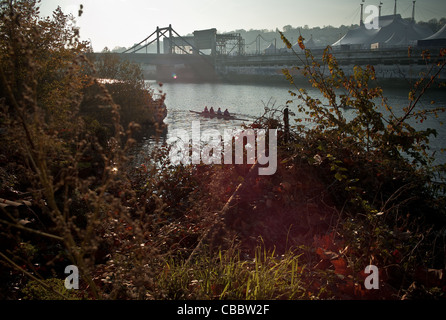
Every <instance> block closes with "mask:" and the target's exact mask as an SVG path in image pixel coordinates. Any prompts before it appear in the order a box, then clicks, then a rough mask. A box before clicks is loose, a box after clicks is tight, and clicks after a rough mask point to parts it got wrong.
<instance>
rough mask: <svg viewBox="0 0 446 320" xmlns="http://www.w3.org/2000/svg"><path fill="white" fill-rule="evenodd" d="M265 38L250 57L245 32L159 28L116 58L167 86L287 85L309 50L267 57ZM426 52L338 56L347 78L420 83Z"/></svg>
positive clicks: (346, 53) (342, 53) (340, 53)
mask: <svg viewBox="0 0 446 320" xmlns="http://www.w3.org/2000/svg"><path fill="white" fill-rule="evenodd" d="M261 39H263V37H261V35H259V36H258V37H257V38H256V40H255V42H256V49H257V48H258V49H257V51H256V54H254V55H252V54H251V55H248V54H246V53H245V46H246V44H245V41H244V39H243V38H242V37H241V35H240V34H239V33H230V34H218V33H217V30H216V29H215V28H214V29H207V30H198V31H194V33H193V35H192V36H181V35H179V34H178V33H177V32H176V31H175V30H174V29H173V28H172V25H169V26H168V27H165V28H159V27H157V28H156V30H155V31H153V32H152V33H151V34H150V35H149V36H148V37H146V38H145V39H143V40H142V41H140V42H139V43H137V44H135V45H134V46H133V47H131V48H129V49H127V50H125V51H123V52H121V53H114V54H117V55H119V56H120V58H121V59H123V60H128V61H132V62H134V63H137V64H139V65H140V66H141V68H142V70H143V73H144V77H145V78H146V79H152V80H157V81H162V82H169V81H185V82H188V81H191V82H196V81H215V80H222V79H223V80H225V79H226V80H246V81H252V80H261V81H264V80H284V77H283V75H282V72H281V71H282V69H283V68H291V67H293V66H301V65H302V61H304V60H305V54H304V52H303V51H302V52H297V53H298V56H299V57H296V55H295V54H293V53H292V52H289V51H288V52H287V51H286V50H285V51H284V50H283V49H281V50H274V52H269V53H268V54H266V53H265V54H262V53H261V52H260V43H259V42H260V40H261ZM263 40H264V41H268V40H266V39H263ZM154 43H156V53H149V52H148V48H149V46H151V45H152V44H154ZM161 43H162V46H161ZM251 44H252V43H251ZM251 44H248V45H251ZM274 44H275V43H274ZM275 47H276V46H275ZM161 49H162V50H161ZM422 50H423V48H418V47H414V48H412V54H411V55H410V56H409V55H408V50H407V48H392V49H390V48H387V49H374V50H373V49H372V50H371V49H368V50H334V54H335V56H336V59H337V60H338V62H339V64H340V65H341V66H342V67H345V68H344V71H346V73H347V74H348V73H349V70H351V71H352V70H353V66H354V65H362V66H365V65H367V64H372V65H374V67H375V70H376V72H377V76H378V77H379V78H383V79H401V78H408V79H415V78H417V77H418V76H419V73H420V72H421V71H426V64H425V61H424V60H423V59H422V58H421V52H422ZM430 50H431V53H432V56H433V57H434V56H438V55H437V54H436V51H438V52H439V48H436V49H432V48H430ZM312 52H313V54H314V56H315V57H319V59H320V57H322V52H323V49H322V48H314V49H312ZM104 54H109V53H94V54H92V55H93V56H94V58H98V57H99V56H101V55H104ZM346 69H347V70H346ZM296 75H297V74H296ZM442 76H446V74H442Z"/></svg>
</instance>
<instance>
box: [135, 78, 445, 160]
mask: <svg viewBox="0 0 446 320" xmlns="http://www.w3.org/2000/svg"><path fill="white" fill-rule="evenodd" d="M148 83H149V84H150V86H151V88H152V89H153V90H155V92H159V93H165V94H166V105H167V108H168V116H167V118H166V119H165V120H164V122H165V123H166V124H167V126H168V129H167V134H166V136H165V139H169V138H171V136H172V133H173V132H175V129H184V130H186V131H188V132H191V124H192V122H193V121H200V127H201V129H202V130H206V129H210V128H212V129H217V130H218V131H219V132H221V133H222V134H223V132H224V130H225V129H236V128H240V126H241V124H242V123H243V121H239V120H230V121H227V120H226V121H225V120H220V119H205V118H202V117H200V116H199V115H197V114H194V113H191V112H190V111H189V110H196V111H201V110H203V109H204V106H208V107H211V106H213V107H214V109H215V110H217V108H218V107H221V108H222V110H224V109H226V108H228V110H229V111H230V112H231V114H235V115H236V116H238V117H239V118H243V119H254V118H255V117H259V116H261V115H262V114H263V113H264V110H265V107H269V108H272V107H274V108H279V109H282V108H284V107H285V105H286V102H287V101H288V100H291V99H292V97H291V96H290V94H289V92H288V90H293V89H294V91H296V90H295V88H292V87H291V86H287V85H280V84H273V85H266V84H264V85H262V84H229V83H164V84H163V85H162V86H159V85H158V84H157V83H156V82H148ZM306 89H307V91H308V93H309V94H310V96H312V97H313V98H319V99H321V100H323V98H322V96H321V94H320V92H319V91H318V90H317V89H314V88H311V87H310V88H306ZM384 95H385V97H387V99H388V102H389V105H390V106H392V108H393V110H394V111H397V110H401V109H402V108H403V107H404V106H407V105H408V103H409V101H408V89H405V88H401V87H395V88H387V89H386V88H385V89H384ZM431 101H435V104H434V105H431ZM298 103H299V102H298V101H296V102H295V103H294V104H290V105H289V107H290V111H293V112H295V111H296V110H293V107H294V108H296V105H297V104H298ZM440 106H446V91H445V90H443V91H440V90H439V89H436V90H433V91H431V92H429V93H427V94H426V95H425V96H424V98H423V99H422V100H421V102H420V103H419V105H418V108H421V107H425V108H433V107H440ZM346 112H347V113H349V112H350V113H351V112H353V111H350V110H347V111H346ZM296 116H297V117H299V116H300V115H299V114H296ZM440 122H444V123H445V126H446V113H440V114H439V117H438V119H431V120H428V121H424V122H423V123H422V124H416V127H417V128H433V129H436V130H437V132H438V136H437V137H436V138H432V139H431V142H430V147H431V151H432V152H435V158H436V163H444V162H446V153H441V149H442V148H446V127H445V126H443V125H441V124H440ZM290 123H291V122H290ZM144 143H145V144H146V145H145V147H147V148H149V145H150V144H152V143H153V140H152V139H150V138H147V140H146V141H145V142H144ZM143 149H144V148H143Z"/></svg>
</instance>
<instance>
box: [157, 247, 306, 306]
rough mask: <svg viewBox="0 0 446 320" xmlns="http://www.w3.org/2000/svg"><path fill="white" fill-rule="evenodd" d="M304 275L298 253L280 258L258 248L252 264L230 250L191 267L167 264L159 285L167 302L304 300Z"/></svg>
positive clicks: (197, 261)
mask: <svg viewBox="0 0 446 320" xmlns="http://www.w3.org/2000/svg"><path fill="white" fill-rule="evenodd" d="M304 272H305V267H304V266H302V265H301V264H300V262H299V255H297V254H296V253H295V252H292V251H289V252H287V253H286V254H284V255H282V256H277V255H276V254H275V252H274V251H271V252H268V251H266V249H265V248H263V247H262V246H258V247H257V249H256V251H255V256H254V258H253V259H252V260H248V259H243V258H241V257H240V252H237V251H233V250H228V251H224V252H222V251H220V252H219V253H218V255H215V256H212V255H210V254H203V255H200V256H199V257H198V258H197V259H195V261H194V262H193V263H192V264H191V265H186V264H183V263H181V262H180V263H178V262H177V261H170V262H166V265H165V267H164V270H163V272H162V273H161V274H160V278H159V280H158V285H159V286H160V292H163V293H164V296H162V298H167V299H223V300H269V299H299V298H301V299H302V298H307V297H306V294H307V291H306V288H305V285H304V282H303V278H304V275H303V274H304Z"/></svg>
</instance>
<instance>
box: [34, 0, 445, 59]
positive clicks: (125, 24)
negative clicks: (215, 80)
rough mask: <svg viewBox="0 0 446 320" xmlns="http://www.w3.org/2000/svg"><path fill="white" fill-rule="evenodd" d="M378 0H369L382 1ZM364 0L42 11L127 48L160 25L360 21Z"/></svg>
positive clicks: (161, 3)
mask: <svg viewBox="0 0 446 320" xmlns="http://www.w3.org/2000/svg"><path fill="white" fill-rule="evenodd" d="M381 1H382V2H383V7H382V14H383V15H385V14H392V13H393V7H394V0H381ZM379 2H380V0H365V5H378V4H379ZM360 3H361V0H337V1H336V0H158V1H152V0H42V2H41V4H40V8H41V10H40V11H41V15H42V16H49V15H51V13H52V11H53V10H54V9H56V8H57V6H60V7H61V8H62V10H63V11H64V12H65V13H73V14H74V15H75V16H76V17H77V12H78V9H79V5H80V4H82V5H83V7H84V10H83V15H82V16H81V17H77V18H76V20H77V25H78V26H79V27H80V33H81V37H82V39H84V40H87V39H90V40H91V42H92V44H93V49H94V50H95V51H101V50H102V49H103V48H104V47H105V46H107V47H109V48H110V49H113V48H114V47H116V46H123V47H129V46H132V45H133V44H135V43H137V42H139V41H141V40H143V39H144V38H145V37H147V36H148V35H149V34H151V33H152V32H153V31H154V30H155V29H156V27H157V26H160V27H167V26H168V25H169V24H172V27H173V28H174V29H175V30H176V31H177V32H178V33H179V34H180V35H186V34H189V33H192V32H193V31H194V30H202V29H210V28H216V29H217V30H218V32H225V31H234V30H236V29H245V30H249V29H271V30H275V29H276V28H279V29H280V30H282V27H283V26H285V25H292V26H293V27H298V26H304V25H308V26H310V27H314V26H324V25H332V26H340V25H342V24H344V25H351V24H353V23H358V22H359V12H360V9H359V8H360V5H359V4H360ZM397 3H398V13H400V14H401V15H402V16H403V17H410V16H411V14H412V0H398V2H397ZM441 17H446V0H417V2H416V15H415V18H416V19H417V20H424V21H427V20H429V19H431V18H437V19H438V18H441Z"/></svg>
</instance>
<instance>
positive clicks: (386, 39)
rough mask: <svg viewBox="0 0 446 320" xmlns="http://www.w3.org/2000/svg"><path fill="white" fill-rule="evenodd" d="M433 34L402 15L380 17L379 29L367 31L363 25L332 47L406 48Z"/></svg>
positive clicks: (350, 31) (349, 32)
mask: <svg viewBox="0 0 446 320" xmlns="http://www.w3.org/2000/svg"><path fill="white" fill-rule="evenodd" d="M432 34H433V32H432V30H430V29H429V28H426V27H421V26H418V25H416V24H415V23H414V22H413V21H408V20H404V19H402V18H401V15H399V14H396V15H389V16H381V17H379V27H378V29H367V28H366V26H365V25H364V24H361V26H359V27H358V28H356V29H352V30H349V31H348V32H347V34H346V35H345V36H343V37H342V38H341V39H339V40H338V41H337V42H335V43H334V44H333V45H332V46H333V47H336V46H341V45H357V46H360V47H363V48H370V45H371V44H375V43H379V44H383V45H386V46H405V45H409V44H411V43H414V42H416V41H417V40H420V39H424V38H426V37H429V36H430V35H432Z"/></svg>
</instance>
